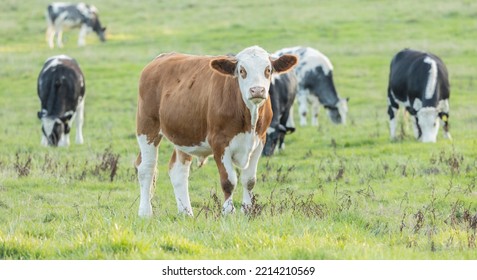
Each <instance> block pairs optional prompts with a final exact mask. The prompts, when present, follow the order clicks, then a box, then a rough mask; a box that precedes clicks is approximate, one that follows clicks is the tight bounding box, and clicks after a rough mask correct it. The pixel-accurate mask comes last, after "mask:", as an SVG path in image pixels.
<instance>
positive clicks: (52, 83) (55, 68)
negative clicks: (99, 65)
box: [38, 55, 85, 146]
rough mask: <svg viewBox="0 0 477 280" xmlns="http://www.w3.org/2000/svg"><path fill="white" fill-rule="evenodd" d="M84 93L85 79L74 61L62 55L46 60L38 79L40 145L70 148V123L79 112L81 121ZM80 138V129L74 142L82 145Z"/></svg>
mask: <svg viewBox="0 0 477 280" xmlns="http://www.w3.org/2000/svg"><path fill="white" fill-rule="evenodd" d="M84 93H85V84H84V76H83V73H82V72H81V70H80V68H79V65H78V63H77V62H76V61H75V60H74V59H72V58H70V57H68V56H65V55H59V56H54V57H51V58H49V59H47V61H46V62H45V64H44V65H43V68H42V70H41V72H40V74H39V76H38V97H39V98H40V102H41V110H40V111H39V112H38V118H39V119H40V120H41V124H42V127H41V131H42V141H41V143H42V145H44V146H68V145H69V133H70V121H71V119H72V118H73V116H74V115H75V113H76V111H77V109H78V108H80V110H81V112H80V113H81V117H80V118H81V120H82V110H83V109H82V108H83V104H84V102H83V97H84ZM82 138H83V136H82V134H81V128H79V129H78V131H77V142H79V143H80V142H82V141H83V140H82Z"/></svg>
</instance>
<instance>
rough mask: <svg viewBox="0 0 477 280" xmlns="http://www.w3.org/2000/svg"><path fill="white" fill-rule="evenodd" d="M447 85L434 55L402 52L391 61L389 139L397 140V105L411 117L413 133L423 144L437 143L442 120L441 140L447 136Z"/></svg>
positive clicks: (441, 65) (406, 50) (445, 73)
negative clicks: (442, 134)
mask: <svg viewBox="0 0 477 280" xmlns="http://www.w3.org/2000/svg"><path fill="white" fill-rule="evenodd" d="M449 96H450V86H449V78H448V74H447V68H446V66H445V65H444V62H442V60H441V59H440V58H439V57H437V56H436V55H434V54H431V53H426V52H421V51H415V50H411V49H404V50H402V51H400V52H398V53H397V54H396V55H395V56H394V57H393V59H392V61H391V71H390V74H389V86H388V114H389V118H390V132H391V138H392V139H395V138H396V127H397V120H396V113H397V111H398V109H399V105H402V106H404V107H405V108H406V110H407V111H408V112H409V114H410V115H411V116H412V117H413V123H414V134H415V136H416V139H418V140H420V141H422V142H436V139H437V133H438V130H439V124H438V118H440V119H441V120H442V123H443V127H444V137H445V138H449V139H450V138H451V135H450V133H449V123H448V119H449Z"/></svg>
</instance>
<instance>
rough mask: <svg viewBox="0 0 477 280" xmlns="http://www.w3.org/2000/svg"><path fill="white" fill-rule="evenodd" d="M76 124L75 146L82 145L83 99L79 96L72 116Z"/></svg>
mask: <svg viewBox="0 0 477 280" xmlns="http://www.w3.org/2000/svg"><path fill="white" fill-rule="evenodd" d="M73 119H74V120H75V122H76V144H83V142H84V140H83V123H84V98H82V97H81V96H80V98H79V102H78V106H77V107H76V113H74V115H73Z"/></svg>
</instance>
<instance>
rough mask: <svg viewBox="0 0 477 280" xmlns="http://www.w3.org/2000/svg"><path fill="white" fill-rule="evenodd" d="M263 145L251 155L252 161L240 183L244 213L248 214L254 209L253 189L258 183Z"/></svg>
mask: <svg viewBox="0 0 477 280" xmlns="http://www.w3.org/2000/svg"><path fill="white" fill-rule="evenodd" d="M263 147H264V145H263V143H262V142H260V143H259V144H258V147H257V148H256V149H255V150H254V151H253V152H252V154H251V155H250V161H249V164H248V166H247V167H246V168H244V169H243V171H242V174H241V175H240V181H241V182H242V186H243V199H242V212H244V213H247V212H248V211H249V210H250V209H251V207H252V189H253V187H255V183H256V181H257V165H258V160H259V159H260V155H261V154H262V150H263Z"/></svg>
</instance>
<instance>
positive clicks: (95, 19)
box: [86, 6, 106, 42]
mask: <svg viewBox="0 0 477 280" xmlns="http://www.w3.org/2000/svg"><path fill="white" fill-rule="evenodd" d="M89 8H90V11H91V13H90V17H89V18H88V19H87V23H86V24H87V25H88V26H89V27H90V28H91V29H93V31H94V32H95V33H96V34H97V35H98V37H99V40H100V41H101V42H105V41H106V36H105V32H106V27H103V26H101V22H100V21H99V16H98V9H96V7H94V6H89Z"/></svg>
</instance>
